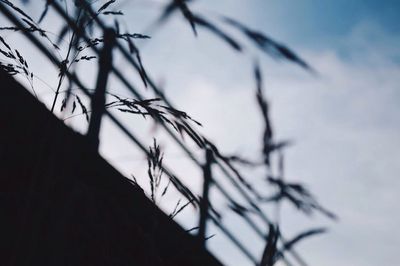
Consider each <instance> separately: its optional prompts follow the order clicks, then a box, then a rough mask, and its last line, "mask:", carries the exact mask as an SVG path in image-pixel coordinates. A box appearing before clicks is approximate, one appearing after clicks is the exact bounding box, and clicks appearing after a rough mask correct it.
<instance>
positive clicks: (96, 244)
mask: <svg viewBox="0 0 400 266" xmlns="http://www.w3.org/2000/svg"><path fill="white" fill-rule="evenodd" d="M0 92H1V94H0V95H1V103H0V265H2V266H9V265H13V266H14V265H18V266H20V265H21V266H28V265H29V266H45V265H51V266H53V265H54V266H63V265H65V266H67V265H68V266H81V265H82V266H92V265H93V266H101V265H104V266H106V265H107V266H128V265H129V266H133V265H145V266H147V265H171V266H172V265H174V266H179V265H202V266H203V265H210V266H212V265H221V264H220V263H219V262H218V261H217V260H216V259H215V258H214V257H213V256H211V255H210V254H209V253H208V252H207V251H206V250H204V249H203V248H202V247H201V245H199V243H198V242H196V239H195V238H194V237H192V236H190V235H189V234H187V233H186V232H185V231H184V230H183V229H182V228H181V227H180V226H179V225H177V224H176V223H175V222H174V221H172V220H171V219H169V218H168V217H167V216H166V215H165V214H164V213H162V212H161V211H160V210H159V209H158V208H156V207H155V206H154V205H153V204H152V203H151V202H150V201H149V200H148V199H147V198H146V197H145V196H144V194H143V193H142V191H141V190H140V189H138V188H136V187H135V186H134V185H132V184H131V183H130V182H129V181H128V180H127V179H126V178H124V177H123V176H122V175H121V174H120V173H118V172H117V171H116V170H115V169H114V168H113V167H111V166H110V165H109V164H108V163H107V162H106V161H105V160H104V159H102V158H101V157H100V156H99V155H98V154H97V152H96V151H95V150H94V149H93V148H91V146H90V144H89V142H88V141H87V139H86V138H85V137H84V136H82V135H80V134H77V133H74V132H73V131H72V130H71V129H69V128H67V127H66V126H65V125H64V124H63V123H62V122H60V121H59V120H57V118H56V117H54V116H53V115H52V114H51V113H50V112H49V111H48V110H47V109H46V108H45V107H44V106H43V105H42V104H40V103H39V102H38V101H36V100H35V99H34V97H33V96H32V95H30V94H29V93H28V92H27V91H26V90H25V89H24V88H22V87H21V86H20V85H19V84H18V83H17V82H15V81H14V80H13V79H12V78H11V77H9V76H8V75H7V74H5V73H3V72H1V71H0Z"/></svg>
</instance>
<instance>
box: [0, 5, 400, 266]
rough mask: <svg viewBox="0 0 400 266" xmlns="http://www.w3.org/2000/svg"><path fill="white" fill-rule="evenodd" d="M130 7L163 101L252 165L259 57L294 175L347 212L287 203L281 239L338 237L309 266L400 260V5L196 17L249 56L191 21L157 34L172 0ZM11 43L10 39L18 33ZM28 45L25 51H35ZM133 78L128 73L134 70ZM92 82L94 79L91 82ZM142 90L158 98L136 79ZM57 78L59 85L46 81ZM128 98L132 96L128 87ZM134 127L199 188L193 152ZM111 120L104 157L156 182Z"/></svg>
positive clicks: (317, 243)
mask: <svg viewBox="0 0 400 266" xmlns="http://www.w3.org/2000/svg"><path fill="white" fill-rule="evenodd" d="M120 2H121V9H123V10H124V12H125V21H126V27H127V28H128V29H129V30H130V31H133V32H140V33H144V34H149V35H151V36H152V38H151V39H150V40H146V41H143V42H140V43H139V47H140V49H141V52H142V58H143V61H144V63H145V66H146V69H147V70H148V72H149V73H150V74H151V76H152V77H154V79H155V80H156V82H157V83H158V84H160V85H162V87H163V89H164V93H165V95H166V96H167V97H168V98H169V99H171V100H172V102H173V103H174V104H175V105H176V106H177V107H179V109H182V110H185V111H186V112H188V114H190V115H191V116H193V117H194V118H196V119H197V120H199V121H201V122H202V124H203V125H204V126H203V128H201V129H199V130H200V131H201V132H202V133H204V134H205V135H206V136H208V137H209V138H210V139H211V140H213V141H215V142H216V143H218V144H219V147H220V149H221V150H222V151H224V152H226V153H228V154H229V153H240V154H243V155H245V156H247V157H249V158H252V159H257V158H259V157H260V152H261V136H262V118H261V116H260V114H259V111H258V108H257V106H256V105H255V84H254V80H253V75H252V64H253V62H254V59H255V58H258V60H259V62H260V65H261V67H262V73H263V77H264V91H265V94H266V96H267V98H268V101H269V102H270V104H271V118H272V123H273V127H274V132H275V134H276V137H277V138H278V139H282V140H286V139H289V140H291V141H293V142H294V145H293V146H292V147H290V148H289V149H288V150H287V152H286V153H285V167H286V169H285V175H286V176H285V178H286V179H287V180H289V181H293V182H302V183H304V184H306V185H307V187H308V188H310V190H311V191H312V192H313V193H314V194H315V195H316V197H317V198H318V199H319V200H320V202H321V203H322V204H323V205H324V206H326V207H327V208H328V209H330V210H332V211H334V212H335V213H336V214H337V215H338V216H339V220H338V221H336V222H332V221H330V220H328V219H326V218H324V217H323V216H321V215H314V216H313V217H305V216H304V215H302V214H299V213H298V212H297V211H296V210H295V209H294V208H293V207H292V206H290V205H289V204H284V205H283V206H282V213H281V223H282V230H283V231H284V232H285V233H286V235H287V236H293V235H295V234H296V233H298V232H300V231H301V230H304V229H307V228H312V227H318V226H325V227H327V228H329V232H328V233H326V234H324V235H321V236H316V237H314V238H310V239H309V240H305V241H304V242H302V243H300V244H299V246H298V248H297V250H298V252H299V253H300V254H302V257H303V258H304V259H305V261H307V262H308V264H309V265H324V266H325V265H326V266H331V265H332V266H333V265H346V266H347V265H348V266H375V265H387V266H395V265H398V255H397V253H398V249H399V247H400V233H399V232H398V230H397V226H398V225H399V224H400V208H399V207H398V205H397V202H398V200H399V199H400V196H399V195H398V191H399V189H400V181H399V178H398V175H399V174H398V173H399V172H400V138H399V133H400V105H399V104H398V103H399V102H400V88H399V86H400V85H399V84H400V46H399V44H400V24H399V23H398V20H399V15H398V14H399V13H400V2H398V1H391V0H386V1H373V0H368V1H361V0H357V1H350V0H348V1H345V0H337V1H318V2H317V1H310V0H304V1H288V0H280V1H278V0H269V1H265V0H249V1H240V0H221V1H210V0H203V1H193V3H192V4H191V5H190V7H191V9H192V10H193V11H195V12H196V13H200V14H202V15H204V16H206V17H208V18H210V19H212V20H213V21H215V22H216V23H218V25H221V27H222V28H223V29H224V30H226V31H227V32H229V33H231V34H233V36H235V37H237V38H238V39H239V40H240V41H241V43H242V44H243V45H244V47H245V49H244V52H243V53H242V54H239V53H236V52H234V51H232V50H231V49H229V47H228V46H227V45H226V44H225V43H223V42H222V41H221V40H219V39H218V38H216V37H215V36H213V35H211V34H210V33H209V32H207V31H205V30H201V29H200V30H199V36H198V37H197V38H195V37H194V36H193V33H192V31H191V29H190V27H189V26H188V24H187V23H186V22H185V21H184V19H183V18H181V17H180V16H176V17H174V18H173V19H171V20H170V21H169V22H168V23H166V24H165V25H162V27H160V28H157V29H154V28H153V27H151V23H152V22H153V21H154V16H156V15H157V14H158V12H159V11H160V8H162V6H163V5H162V4H163V3H164V2H163V1H143V0H135V1H120ZM117 3H118V1H117ZM27 8H29V9H30V11H31V12H33V13H34V14H36V16H38V14H40V12H39V11H40V8H39V7H38V6H32V4H31V5H30V6H28V7H27ZM38 8H39V10H38ZM116 9H117V8H116ZM221 14H224V15H227V16H230V17H233V18H236V19H237V20H239V21H241V22H243V23H244V24H246V25H248V26H250V27H252V28H254V29H257V30H259V31H262V32H264V33H266V34H267V35H268V36H271V37H272V38H274V39H275V40H277V41H279V42H281V43H284V44H285V45H287V46H288V47H290V48H292V49H293V50H294V51H296V52H297V53H298V54H299V55H301V57H302V58H304V59H305V60H306V61H307V62H308V63H309V64H310V65H311V66H312V67H313V68H314V69H315V70H316V71H317V73H318V74H317V75H312V74H310V73H309V72H307V71H304V70H303V69H301V68H299V67H298V66H295V65H293V64H290V63H287V62H283V61H279V60H274V59H271V58H270V57H268V56H266V55H265V54H263V53H261V52H260V51H258V50H257V49H255V48H254V47H252V45H251V43H249V42H247V41H246V40H245V39H243V38H242V37H241V35H240V34H238V32H236V31H235V30H234V29H232V28H229V27H227V26H226V25H224V24H222V23H221V21H220V20H219V16H220V15H221ZM1 21H4V19H2V20H1ZM45 22H46V21H45ZM47 22H54V23H51V24H50V23H49V25H51V27H54V28H55V29H56V28H57V27H58V26H59V24H57V23H56V22H57V21H56V19H55V18H54V17H53V16H52V15H51V14H49V17H48V18H47ZM124 26H125V25H124ZM55 31H56V30H54V32H55ZM7 38H8V39H9V40H10V41H11V40H12V38H14V35H8V36H7ZM15 38H17V37H15ZM160 44H162V45H160ZM19 45H20V46H21V50H23V48H24V45H22V44H21V43H20V44H19ZM35 56H36V57H35ZM30 57H31V58H30V61H28V62H32V63H31V64H32V68H33V69H35V67H36V68H40V67H41V60H43V59H40V58H39V57H37V55H30ZM116 60H119V59H118V56H117V58H116ZM121 66H123V65H122V63H121ZM82 69H83V70H82V72H83V73H84V75H85V76H89V75H90V74H93V73H95V68H93V67H89V65H84V66H83V67H82ZM40 71H41V72H42V73H41V75H42V76H54V77H56V73H53V72H54V70H52V69H51V68H49V69H40ZM123 71H124V73H126V74H127V75H130V74H129V73H131V72H129V71H132V70H129V69H128V68H123ZM55 72H56V71H55ZM38 75H39V74H38ZM93 81H94V79H93V80H91V79H90V78H88V80H87V83H91V82H92V83H93ZM132 81H133V82H136V83H137V84H138V87H139V88H140V89H141V91H142V92H143V93H145V94H146V93H147V95H149V96H151V93H150V92H149V91H146V89H144V88H143V86H142V85H140V80H139V79H138V78H137V77H132ZM55 82H56V78H54V79H50V80H49V81H48V83H49V84H55ZM111 82H112V86H113V88H117V87H118V83H117V82H116V81H114V80H113V78H112V79H111ZM39 84H41V83H38V85H37V86H38V87H40V85H39ZM38 90H39V91H40V88H38ZM46 90H47V91H48V88H46V89H45V88H43V89H42V90H41V91H43V92H42V94H41V97H42V100H43V101H45V102H46V101H49V99H51V97H52V95H51V93H48V92H46ZM118 90H119V89H118ZM119 92H120V93H126V92H123V91H122V89H121V91H119ZM221 99H223V100H221ZM124 119H126V122H127V123H128V124H129V126H131V128H132V129H134V130H136V132H137V134H138V135H139V136H140V138H142V139H143V140H146V141H148V142H149V144H151V137H150V138H149V135H153V134H155V135H156V136H157V138H158V139H159V140H160V142H161V144H162V146H163V148H164V149H165V161H166V163H167V164H169V165H171V168H173V169H176V171H177V172H178V173H180V174H182V175H184V176H189V177H190V179H188V180H185V182H187V183H188V184H189V185H190V186H191V187H192V188H193V189H194V190H195V191H196V192H197V193H200V191H201V190H200V187H201V181H200V180H201V179H200V177H201V173H199V172H198V171H196V170H194V169H193V167H191V166H190V163H189V162H188V160H187V159H186V158H185V157H184V155H183V153H182V151H180V150H179V149H177V148H176V147H175V146H174V145H173V144H172V143H170V142H168V140H167V138H166V137H165V136H164V135H163V134H162V132H160V130H159V129H157V128H155V127H154V125H152V124H150V125H149V123H148V122H146V121H141V120H134V123H132V122H131V121H130V120H128V119H127V118H124ZM67 124H69V125H71V126H73V127H74V128H75V129H76V130H81V131H82V132H83V131H84V130H83V129H82V128H84V122H82V121H76V120H73V119H71V120H69V121H68V122H67ZM109 124H110V123H109V121H107V119H104V126H103V129H102V140H101V141H102V146H101V152H102V154H103V156H104V157H105V158H107V159H108V160H109V161H110V162H111V163H112V164H113V165H114V166H115V167H116V168H117V169H118V170H120V171H121V172H123V173H124V174H126V175H129V174H130V173H135V176H139V177H140V175H145V173H144V172H143V169H144V168H143V167H142V166H143V164H144V163H145V161H144V160H143V158H142V156H141V155H140V154H139V153H138V152H137V151H136V150H135V149H134V148H132V149H130V148H128V147H131V146H129V145H131V144H128V143H127V142H126V141H124V140H123V137H122V136H121V135H120V133H118V132H117V131H116V130H115V129H113V128H112V127H111V126H110V125H109ZM82 125H83V126H82ZM144 170H145V169H144ZM243 171H245V172H246V173H248V174H249V176H252V177H251V178H252V181H253V182H255V184H257V185H260V187H261V188H263V186H262V184H261V183H259V182H260V181H259V180H260V179H261V176H262V173H260V172H259V171H250V170H248V169H247V170H246V169H244V170H243ZM216 175H217V178H219V175H218V174H216ZM226 185H227V186H228V184H226ZM227 189H228V190H229V188H227ZM232 193H233V192H232ZM212 197H215V200H216V201H220V204H217V207H219V208H221V210H222V212H223V214H224V217H225V218H224V222H225V223H226V224H227V226H228V227H229V228H231V229H234V230H237V231H236V232H239V233H240V237H241V239H242V240H243V241H244V243H245V244H246V245H247V246H250V247H252V249H253V250H254V252H255V254H257V255H259V254H260V252H261V251H262V247H263V246H262V242H261V241H259V240H256V239H255V238H254V237H253V235H252V232H250V231H249V230H248V229H246V228H245V227H242V223H241V222H240V220H239V219H238V218H237V217H236V216H235V215H234V214H232V213H230V212H229V211H227V210H225V209H226V206H225V205H224V204H225V203H224V201H223V200H222V199H220V198H219V197H218V195H217V194H216V192H215V191H214V190H212ZM175 202H176V199H175V198H171V199H167V200H166V201H165V202H164V203H163V204H164V207H163V208H164V210H168V208H169V209H171V208H172V207H171V206H174V204H175ZM224 206H225V209H224ZM196 219H197V218H196V216H195V215H194V211H193V210H187V211H185V212H183V213H182V215H181V216H179V217H177V220H178V221H179V222H180V223H181V224H182V225H183V226H184V227H190V226H193V224H195V223H196V221H197V220H196ZM208 231H209V233H210V234H214V233H215V234H216V236H215V237H213V238H212V239H210V240H209V241H208V244H207V245H208V248H209V249H210V250H211V252H213V253H214V254H215V255H216V256H217V258H219V259H220V260H221V261H223V262H224V263H226V264H227V265H251V263H249V261H248V260H246V258H245V257H243V256H241V255H240V254H239V253H238V252H237V250H235V248H234V247H232V246H231V245H230V244H229V243H227V242H226V241H225V239H224V237H223V235H222V234H221V233H220V232H218V230H217V229H216V228H214V227H213V226H210V228H209V230H208Z"/></svg>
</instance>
